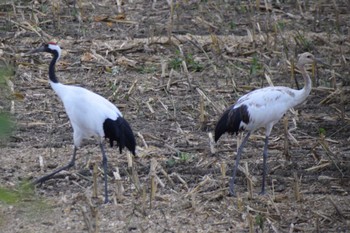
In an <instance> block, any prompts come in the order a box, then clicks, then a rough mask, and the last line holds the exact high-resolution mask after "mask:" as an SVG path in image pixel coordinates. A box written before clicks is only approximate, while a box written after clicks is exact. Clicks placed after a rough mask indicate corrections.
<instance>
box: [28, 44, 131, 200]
mask: <svg viewBox="0 0 350 233" xmlns="http://www.w3.org/2000/svg"><path fill="white" fill-rule="evenodd" d="M37 52H47V53H50V54H52V55H53V58H52V60H51V63H50V66H49V80H50V85H51V87H52V89H53V90H54V91H55V92H56V94H57V95H58V97H59V98H60V99H61V101H62V102H63V105H64V108H65V110H66V113H67V115H68V117H69V120H70V122H71V125H72V127H73V139H74V151H73V156H72V159H71V161H70V162H69V163H68V164H67V165H66V166H63V167H61V168H58V169H56V170H55V171H53V172H51V173H50V174H48V175H46V176H43V177H41V178H39V179H37V180H36V181H34V184H38V183H42V182H44V181H46V180H48V179H50V178H51V177H52V176H54V175H55V174H57V173H58V172H60V171H62V170H66V169H69V168H70V167H72V166H74V163H75V157H76V152H77V148H79V147H80V145H81V142H82V140H83V139H84V138H89V137H91V136H97V137H98V138H99V140H100V148H101V152H102V164H103V170H104V182H105V203H107V202H108V194H107V156H106V153H105V151H104V146H103V143H102V140H103V138H108V139H109V140H110V142H109V143H110V145H111V146H113V142H114V141H116V142H117V146H118V147H119V152H120V153H122V150H123V148H124V147H127V148H128V149H129V150H130V152H131V153H133V154H134V155H135V148H136V141H135V137H134V133H133V131H132V129H131V127H130V125H129V123H128V122H127V121H126V120H125V119H124V118H123V115H122V113H121V112H120V111H119V109H118V108H117V107H116V106H115V105H114V104H112V103H111V102H109V101H108V100H107V99H105V98H103V97H102V96H100V95H98V94H95V93H93V92H92V91H89V90H87V89H85V88H82V87H78V86H70V85H63V84H61V83H60V82H59V81H58V79H57V77H56V75H55V65H56V62H57V60H58V59H59V58H60V56H61V48H60V47H59V46H58V45H57V44H56V43H53V42H50V43H48V44H46V45H43V46H41V47H40V48H38V49H36V50H34V51H32V53H37Z"/></svg>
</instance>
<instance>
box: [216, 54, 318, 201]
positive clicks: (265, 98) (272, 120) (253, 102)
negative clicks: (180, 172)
mask: <svg viewBox="0 0 350 233" xmlns="http://www.w3.org/2000/svg"><path fill="white" fill-rule="evenodd" d="M319 61H320V60H318V59H316V58H315V57H314V56H313V55H312V54H311V53H309V52H306V53H303V54H301V55H299V59H298V61H297V64H296V66H297V68H298V69H299V70H300V72H301V74H302V76H303V78H304V87H303V88H302V89H301V90H295V89H291V88H289V87H283V86H272V87H265V88H261V89H257V90H254V91H252V92H249V93H247V94H245V95H243V96H242V97H240V98H239V99H238V100H237V102H236V103H235V104H234V105H232V106H230V107H229V108H227V109H226V110H225V112H224V113H223V115H222V116H221V118H220V119H219V121H218V122H217V125H216V127H215V141H216V142H217V141H218V140H219V138H220V137H221V136H222V135H223V134H224V133H226V132H227V133H229V134H236V135H237V134H238V133H239V132H240V131H247V134H246V136H245V137H244V138H243V140H242V143H241V144H240V146H239V147H238V150H237V155H236V163H235V165H234V168H233V174H232V178H231V180H230V183H229V186H230V189H229V191H230V194H231V195H235V191H234V185H235V178H236V173H237V168H238V164H239V161H240V158H241V154H242V151H243V148H244V146H245V144H246V143H247V141H248V138H249V136H250V135H251V133H252V132H254V131H255V130H257V129H259V128H262V127H264V128H265V145H264V150H263V179H262V187H261V192H260V194H265V179H266V173H267V164H266V163H267V156H268V144H269V136H270V133H271V130H272V128H273V126H274V125H275V124H276V123H277V122H278V121H279V120H280V119H281V118H282V116H283V115H284V114H285V113H286V112H287V111H288V110H289V109H290V108H293V107H294V106H296V105H299V104H301V103H302V102H303V101H304V100H305V99H306V98H307V97H308V96H309V94H310V92H311V79H310V76H309V75H308V73H307V71H306V68H305V66H306V65H308V64H312V63H314V62H319Z"/></svg>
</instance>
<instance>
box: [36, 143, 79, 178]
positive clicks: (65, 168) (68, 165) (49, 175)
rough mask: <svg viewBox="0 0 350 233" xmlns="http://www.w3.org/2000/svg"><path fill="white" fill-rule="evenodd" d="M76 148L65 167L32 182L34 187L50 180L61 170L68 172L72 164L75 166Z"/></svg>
mask: <svg viewBox="0 0 350 233" xmlns="http://www.w3.org/2000/svg"><path fill="white" fill-rule="evenodd" d="M77 149H78V148H77V147H76V146H74V152H73V157H72V159H71V161H70V162H69V163H68V164H67V165H66V166H63V167H60V168H58V169H57V170H55V171H53V172H51V173H50V174H48V175H46V176H43V177H40V178H39V179H37V180H35V181H34V182H33V184H34V185H36V184H39V183H43V182H45V181H47V180H49V179H51V178H52V177H53V176H54V175H56V174H57V173H59V172H60V171H63V170H68V169H69V168H71V167H73V166H74V164H75V156H76V154H77Z"/></svg>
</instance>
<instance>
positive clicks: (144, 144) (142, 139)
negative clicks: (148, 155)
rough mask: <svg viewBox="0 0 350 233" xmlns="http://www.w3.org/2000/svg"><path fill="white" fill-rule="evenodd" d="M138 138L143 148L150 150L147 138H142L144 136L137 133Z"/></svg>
mask: <svg viewBox="0 0 350 233" xmlns="http://www.w3.org/2000/svg"><path fill="white" fill-rule="evenodd" d="M137 136H138V137H139V138H140V139H141V141H142V143H143V146H144V147H145V148H148V145H147V142H146V140H145V138H144V137H143V136H142V134H141V133H140V132H137Z"/></svg>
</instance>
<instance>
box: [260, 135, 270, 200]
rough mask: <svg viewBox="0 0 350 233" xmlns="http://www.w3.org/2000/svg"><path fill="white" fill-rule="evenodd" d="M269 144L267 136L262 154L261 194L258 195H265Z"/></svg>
mask: <svg viewBox="0 0 350 233" xmlns="http://www.w3.org/2000/svg"><path fill="white" fill-rule="evenodd" d="M268 144H269V136H266V138H265V145H264V152H263V180H262V186H261V192H260V193H259V194H261V195H263V194H265V180H266V172H267V165H266V163H267V162H266V161H267V146H268Z"/></svg>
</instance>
